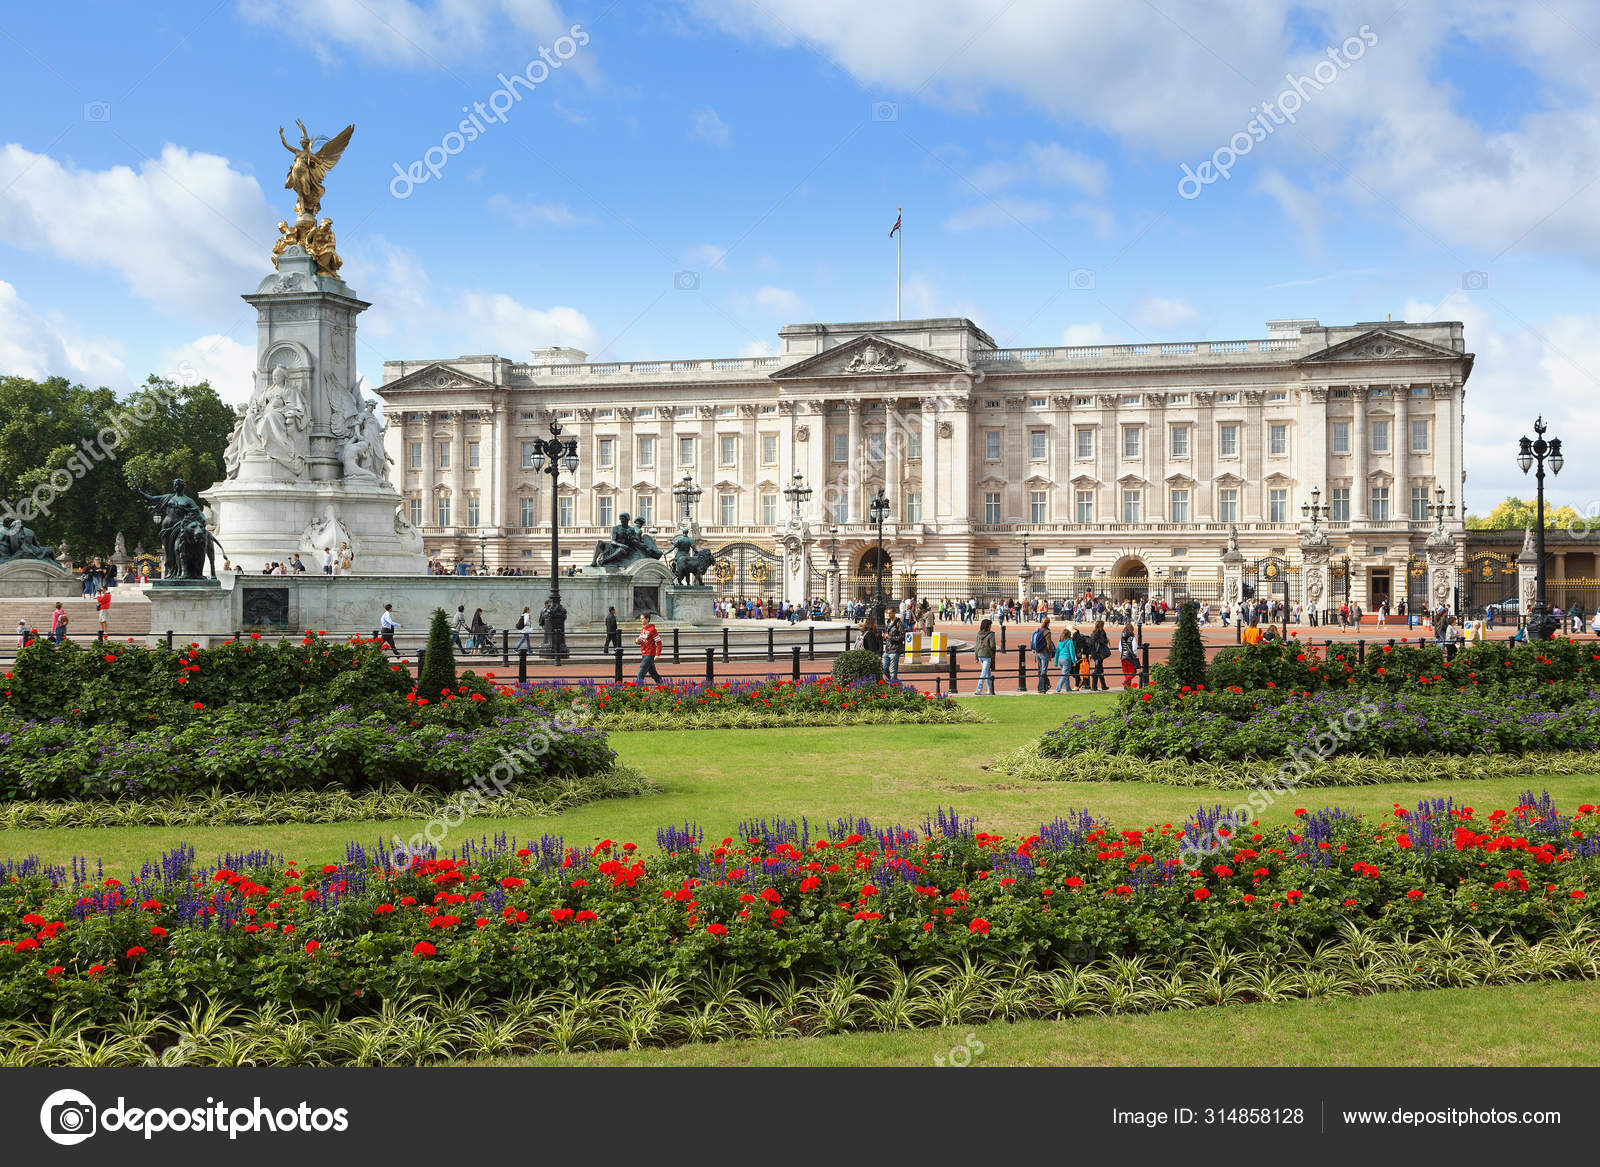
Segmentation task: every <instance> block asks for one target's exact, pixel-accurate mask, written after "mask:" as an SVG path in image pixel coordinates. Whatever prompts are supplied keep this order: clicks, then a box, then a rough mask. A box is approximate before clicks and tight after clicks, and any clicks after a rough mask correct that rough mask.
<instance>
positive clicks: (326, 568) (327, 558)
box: [322, 547, 333, 575]
mask: <svg viewBox="0 0 1600 1167" xmlns="http://www.w3.org/2000/svg"><path fill="white" fill-rule="evenodd" d="M322 574H323V575H332V574H333V548H332V547H324V548H323V549H322Z"/></svg>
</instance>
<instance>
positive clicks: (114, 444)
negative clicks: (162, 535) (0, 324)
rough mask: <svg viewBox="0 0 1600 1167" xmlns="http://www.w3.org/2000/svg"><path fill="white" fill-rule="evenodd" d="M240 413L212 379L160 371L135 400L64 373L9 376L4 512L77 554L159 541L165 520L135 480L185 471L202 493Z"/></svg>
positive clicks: (157, 480)
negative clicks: (133, 485) (185, 381)
mask: <svg viewBox="0 0 1600 1167" xmlns="http://www.w3.org/2000/svg"><path fill="white" fill-rule="evenodd" d="M233 424H234V414H233V411H232V410H231V409H229V408H228V407H227V406H226V405H224V404H223V403H222V400H221V398H219V397H218V396H217V395H216V393H215V391H213V390H212V388H211V386H210V385H209V384H208V383H206V382H201V383H199V384H197V385H177V384H174V383H173V382H171V381H165V380H161V379H159V378H156V377H151V378H149V380H147V381H146V382H145V385H144V386H143V387H142V388H140V389H138V390H136V391H135V392H134V393H132V394H131V395H130V396H129V397H128V398H127V399H126V400H123V401H118V400H117V397H116V394H115V393H113V392H112V391H111V390H110V389H106V388H100V389H86V388H84V387H83V386H82V385H73V384H70V383H69V382H68V381H67V380H66V379H65V378H64V377H52V378H50V379H49V380H46V381H31V380H29V379H27V378H25V377H0V517H3V518H5V519H8V520H9V519H12V518H18V519H21V520H22V521H23V522H24V523H25V524H26V525H27V526H29V527H32V528H33V529H34V530H35V531H36V532H38V536H39V540H40V542H42V543H47V544H53V545H60V544H61V543H63V542H64V543H66V544H67V545H68V550H69V554H70V556H71V558H72V559H74V560H76V561H78V562H80V563H81V562H83V561H85V560H87V559H88V558H89V557H90V556H94V555H107V554H109V553H110V552H111V549H112V546H113V544H114V543H115V541H116V537H117V533H118V532H119V531H120V532H121V533H122V534H123V535H125V536H126V538H127V541H128V543H129V544H130V545H132V544H136V543H140V542H142V543H144V544H145V545H146V546H148V547H154V546H156V543H157V539H156V528H155V523H154V521H153V520H152V519H151V517H150V513H149V512H148V511H147V510H146V509H145V507H144V504H143V503H141V502H140V501H139V499H138V498H137V497H135V496H134V494H133V493H132V492H131V491H130V490H129V489H128V486H127V480H128V479H130V478H131V479H133V480H134V481H135V482H137V483H138V484H139V485H140V486H142V487H144V488H145V489H147V490H151V491H152V492H154V491H156V490H166V489H168V488H169V486H170V484H171V482H172V479H174V478H182V479H184V480H185V482H186V483H187V484H188V489H189V492H190V493H191V494H196V493H198V492H200V491H202V490H205V489H206V488H207V487H209V486H211V484H212V483H214V482H216V481H217V479H219V478H220V477H222V472H223V463H222V455H223V451H224V450H225V449H226V447H227V442H228V437H229V434H230V432H231V431H232V429H233Z"/></svg>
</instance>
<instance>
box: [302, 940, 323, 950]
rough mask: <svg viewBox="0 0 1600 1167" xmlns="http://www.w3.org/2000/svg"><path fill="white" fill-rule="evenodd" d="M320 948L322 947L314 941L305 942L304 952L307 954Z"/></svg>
mask: <svg viewBox="0 0 1600 1167" xmlns="http://www.w3.org/2000/svg"><path fill="white" fill-rule="evenodd" d="M321 947H322V945H321V944H320V943H319V942H318V941H315V940H307V941H306V951H307V952H315V951H316V950H317V949H319V948H321Z"/></svg>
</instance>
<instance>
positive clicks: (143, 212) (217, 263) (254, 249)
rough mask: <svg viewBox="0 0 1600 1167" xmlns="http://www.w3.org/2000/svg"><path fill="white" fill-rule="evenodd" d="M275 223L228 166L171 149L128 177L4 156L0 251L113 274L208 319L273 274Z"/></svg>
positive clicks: (116, 169)
mask: <svg viewBox="0 0 1600 1167" xmlns="http://www.w3.org/2000/svg"><path fill="white" fill-rule="evenodd" d="M276 217H277V216H276V215H275V214H274V212H273V210H272V208H271V206H270V205H269V204H268V202H267V200H266V197H265V196H264V195H263V194H262V192H261V187H260V186H259V185H257V183H256V180H255V179H254V178H252V177H250V176H249V175H246V174H242V173H240V172H239V171H237V170H235V169H234V168H233V167H232V165H231V164H230V163H229V161H228V160H227V159H226V158H222V157H219V156H217V155H215V154H201V153H191V152H190V151H188V150H185V149H184V148H182V147H181V146H175V145H172V144H171V143H168V144H167V145H165V146H163V147H162V148H161V156H160V157H159V158H154V159H146V160H145V161H144V162H142V163H141V164H140V166H139V169H138V170H134V169H132V168H130V167H127V166H113V167H111V168H109V169H107V170H83V169H78V168H75V167H72V166H70V165H63V164H62V163H60V162H58V161H56V160H55V159H54V158H52V157H49V156H48V155H40V154H35V153H33V152H32V151H30V150H27V149H25V148H23V147H22V146H19V145H16V144H15V143H12V144H8V145H7V146H5V147H4V149H3V150H0V243H6V244H9V245H11V246H13V247H18V248H21V249H23V250H26V251H34V252H41V253H44V254H47V255H53V256H56V257H58V258H60V259H64V260H67V261H69V262H71V263H75V264H78V265H80V266H82V267H85V268H89V269H91V270H105V269H110V270H112V271H115V272H117V273H118V274H120V275H121V276H122V278H123V279H124V280H126V281H127V283H128V286H129V287H130V288H131V289H132V290H133V292H134V294H135V295H138V296H140V297H141V298H143V299H146V300H149V301H151V302H152V303H154V304H157V305H159V306H160V307H162V308H164V309H168V310H179V311H186V312H192V313H195V314H197V315H210V314H213V313H215V312H216V310H217V305H218V304H219V303H227V304H230V305H231V304H236V303H237V302H238V301H237V299H236V297H237V296H238V295H239V292H240V291H241V290H242V289H246V288H253V287H254V286H255V285H256V284H257V283H258V282H259V281H260V279H261V277H262V276H263V275H264V274H266V272H267V271H268V270H270V269H269V266H268V265H269V263H270V254H271V249H272V241H273V239H274V238H276V232H275V231H274V229H273V226H272V224H273V220H274V219H275V218H276Z"/></svg>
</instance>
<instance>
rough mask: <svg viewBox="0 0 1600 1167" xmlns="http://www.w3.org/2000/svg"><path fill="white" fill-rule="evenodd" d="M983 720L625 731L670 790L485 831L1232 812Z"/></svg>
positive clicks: (616, 737) (30, 839)
mask: <svg viewBox="0 0 1600 1167" xmlns="http://www.w3.org/2000/svg"><path fill="white" fill-rule="evenodd" d="M963 700H964V701H970V702H972V703H974V704H975V705H976V706H977V707H979V708H981V709H982V711H983V712H984V713H985V714H986V715H987V716H988V717H989V718H990V720H989V721H987V722H980V723H970V724H961V725H937V726H858V727H850V728H843V729H785V730H740V729H732V730H697V731H684V732H658V733H617V734H613V735H612V738H611V741H612V744H613V746H614V747H615V748H616V749H617V751H618V753H619V754H620V755H621V759H622V761H624V762H626V763H628V764H629V765H632V766H635V767H637V768H638V769H639V770H641V771H642V772H643V773H645V774H647V775H649V776H650V777H652V778H654V779H655V780H656V781H657V782H658V783H659V784H660V785H661V787H662V790H663V793H661V794H660V795H656V796H652V797H647V798H634V799H627V800H620V801H613V802H600V803H593V804H590V805H588V806H584V807H581V808H578V809H576V810H573V811H570V812H568V813H565V814H561V815H558V816H554V817H551V818H545V819H477V820H472V821H471V822H470V823H469V824H468V827H469V828H470V831H471V833H472V834H473V835H477V834H480V833H488V834H493V833H494V832H497V831H502V830H505V831H510V832H513V833H515V834H517V835H519V836H521V837H524V838H526V837H528V836H530V835H532V836H537V835H539V834H541V833H543V832H551V833H556V834H563V835H565V836H567V837H568V838H569V839H571V840H573V841H590V840H594V839H599V838H607V837H608V838H614V839H617V840H619V841H627V840H633V841H637V842H639V843H641V844H643V845H646V846H649V845H651V844H653V842H654V838H655V829H656V828H657V827H658V826H662V825H665V824H668V823H682V822H684V821H685V820H686V819H687V820H691V821H693V822H697V823H699V824H701V825H702V826H703V827H705V829H706V832H707V834H708V835H712V836H717V835H721V834H729V833H732V832H733V830H734V829H735V827H736V825H737V824H738V822H739V820H740V819H741V818H745V817H762V816H768V817H770V816H773V815H788V816H791V817H799V816H801V815H804V816H806V817H808V818H810V819H811V821H812V822H814V823H815V822H822V821H831V820H832V819H833V818H835V817H837V816H840V815H851V816H854V815H866V816H867V817H868V818H870V819H872V820H873V821H874V822H880V823H882V824H884V825H888V824H890V823H893V822H896V821H898V822H900V823H903V824H905V825H907V826H914V825H916V824H918V823H920V821H921V818H922V816H923V814H924V813H927V812H929V811H932V810H933V809H934V808H935V807H939V806H953V807H956V808H958V809H959V810H961V811H962V812H963V813H967V814H973V815H976V816H978V819H979V822H980V823H981V824H982V825H984V826H985V827H988V828H991V829H997V830H1004V831H1018V830H1022V829H1025V828H1032V827H1034V826H1037V825H1038V823H1039V822H1041V821H1043V820H1047V819H1050V818H1053V817H1054V816H1055V815H1057V814H1059V813H1060V812H1061V811H1063V810H1065V809H1066V808H1068V807H1087V808H1089V809H1091V810H1093V811H1094V812H1096V813H1097V814H1099V815H1101V816H1102V817H1107V818H1110V819H1111V820H1112V821H1113V822H1115V823H1118V824H1121V825H1141V824H1146V823H1150V822H1168V821H1172V820H1176V819H1180V818H1182V817H1183V816H1185V815H1186V814H1188V813H1190V812H1191V811H1193V810H1194V808H1195V807H1196V806H1197V805H1199V804H1200V802H1201V801H1202V800H1205V801H1210V802H1220V801H1223V797H1222V794H1221V792H1215V793H1214V792H1211V791H1206V790H1195V789H1179V788H1174V787H1167V786H1157V785H1148V784H1140V783H1117V782H1108V783H1096V782H1075V783H1060V782H1055V783H1034V782H1022V781H1018V780H1015V779H1008V778H1005V777H1002V776H1000V775H996V774H992V773H990V772H989V771H987V770H986V769H984V767H985V766H986V765H987V764H988V763H989V762H990V761H992V760H993V759H994V758H996V757H997V756H999V755H1000V754H1002V753H1005V752H1007V751H1009V750H1012V749H1014V748H1016V747H1017V746H1020V745H1022V744H1024V743H1025V742H1027V741H1029V740H1030V739H1032V738H1034V737H1036V736H1037V735H1038V734H1040V733H1042V732H1043V731H1045V730H1046V729H1049V728H1050V727H1052V726H1054V725H1056V724H1058V723H1059V722H1060V721H1061V719H1062V718H1063V717H1065V716H1067V715H1068V714H1069V713H1074V712H1081V711H1084V710H1087V709H1092V708H1104V707H1105V705H1106V703H1107V698H1106V697H1104V696H1099V695H1095V696H1091V695H1087V694H1085V695H1083V696H1077V695H1061V696H1047V697H1039V696H1016V697H1010V696H1001V697H996V698H988V697H982V698H963ZM1596 770H1597V773H1596V774H1593V775H1577V776H1568V777H1552V778H1550V779H1548V780H1547V781H1545V780H1533V779H1526V778H1517V779H1505V780H1497V781H1487V782H1475V783H1470V784H1462V783H1455V784H1440V785H1437V786H1435V785H1431V784H1396V785H1384V786H1369V787H1351V788H1344V789H1338V790H1316V791H1307V792H1306V793H1304V794H1303V795H1301V796H1300V798H1299V800H1285V801H1283V802H1281V803H1279V804H1278V805H1277V806H1275V807H1274V808H1273V809H1272V811H1271V812H1269V814H1268V815H1267V816H1266V817H1267V818H1268V819H1281V818H1286V817H1288V816H1289V815H1290V814H1291V813H1292V811H1293V810H1294V808H1295V807H1296V806H1298V805H1307V806H1312V807H1316V806H1322V805H1325V804H1328V803H1335V804H1337V805H1340V806H1343V807H1346V808H1349V809H1354V810H1362V811H1369V812H1377V813H1383V812H1385V811H1387V810H1388V808H1389V807H1390V805H1391V804H1392V803H1394V802H1401V803H1404V804H1407V805H1410V804H1413V803H1415V802H1416V801H1417V800H1418V799H1420V798H1422V797H1425V796H1435V795H1438V796H1443V795H1454V796H1455V797H1456V798H1457V799H1458V800H1462V799H1464V800H1466V801H1468V802H1470V803H1472V804H1474V805H1477V806H1482V807H1489V806H1494V805H1505V804H1506V803H1507V802H1508V801H1512V800H1514V799H1515V798H1516V795H1517V794H1518V793H1519V792H1520V791H1522V790H1524V789H1527V788H1529V787H1530V786H1531V787H1532V788H1534V789H1536V790H1537V789H1539V788H1541V787H1543V786H1548V787H1549V789H1550V790H1551V791H1552V792H1553V793H1554V794H1555V795H1556V797H1557V799H1558V801H1559V802H1560V803H1562V804H1575V803H1578V802H1595V801H1600V762H1597V764H1596ZM419 826H420V824H419V823H418V822H416V821H415V820H407V821H390V822H352V823H334V824H319V825H289V826H281V827H211V828H197V827H172V828H165V827H134V828H116V829H102V830H82V829H77V830H72V829H69V830H44V831H10V832H6V833H5V834H4V835H3V836H0V855H4V856H6V857H19V856H24V855H29V854H37V855H39V856H41V857H43V858H46V859H49V860H52V861H56V862H64V861H65V860H67V859H68V858H69V857H70V856H73V855H82V856H87V857H89V858H90V859H91V860H93V859H96V858H101V859H104V860H105V862H106V863H107V865H108V867H110V868H111V869H112V870H121V869H125V868H127V867H129V866H130V865H136V864H138V863H141V862H143V861H144V860H145V859H148V858H151V857H153V856H154V855H156V854H158V853H159V852H160V851H161V850H163V849H166V848H169V847H172V846H175V845H176V844H178V843H183V842H187V843H190V844H192V845H193V846H194V847H195V848H196V849H197V850H198V852H199V853H200V854H201V855H202V856H210V855H215V854H219V853H221V852H223V851H234V852H238V851H242V850H245V849H248V848H251V847H267V848H270V849H272V850H275V851H280V852H282V853H284V854H285V855H287V856H289V857H292V858H296V859H300V860H302V861H304V862H325V861H328V860H334V859H339V858H342V856H343V854H344V845H345V843H346V841H348V840H350V839H360V840H363V841H366V840H375V839H377V838H379V837H382V838H388V837H390V836H392V835H394V834H397V833H398V834H400V835H402V836H404V837H409V836H410V835H411V834H412V833H413V832H414V831H416V830H417V829H418V827H419Z"/></svg>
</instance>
